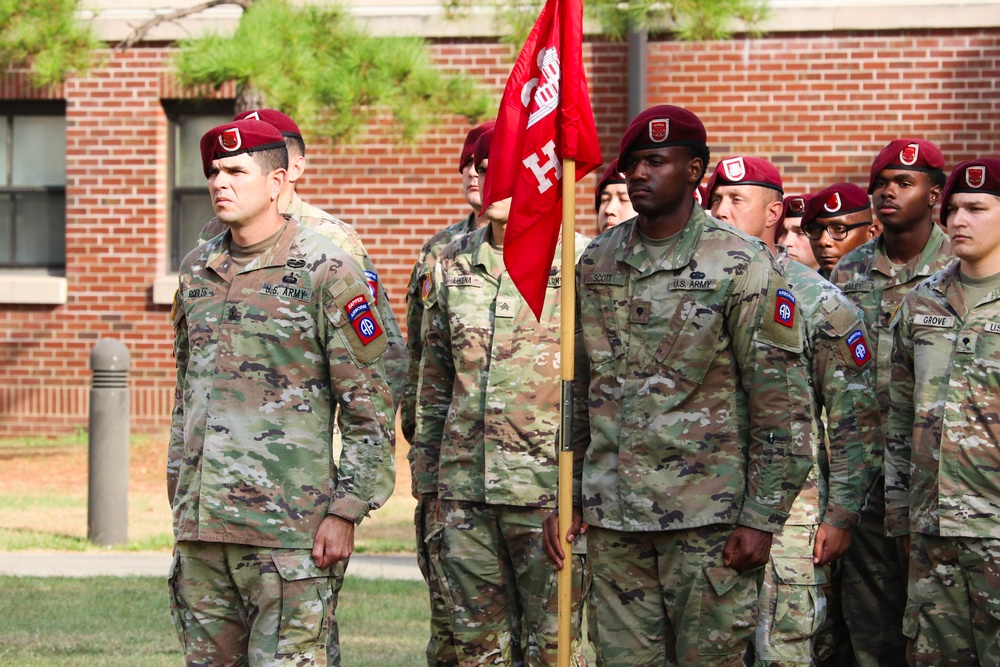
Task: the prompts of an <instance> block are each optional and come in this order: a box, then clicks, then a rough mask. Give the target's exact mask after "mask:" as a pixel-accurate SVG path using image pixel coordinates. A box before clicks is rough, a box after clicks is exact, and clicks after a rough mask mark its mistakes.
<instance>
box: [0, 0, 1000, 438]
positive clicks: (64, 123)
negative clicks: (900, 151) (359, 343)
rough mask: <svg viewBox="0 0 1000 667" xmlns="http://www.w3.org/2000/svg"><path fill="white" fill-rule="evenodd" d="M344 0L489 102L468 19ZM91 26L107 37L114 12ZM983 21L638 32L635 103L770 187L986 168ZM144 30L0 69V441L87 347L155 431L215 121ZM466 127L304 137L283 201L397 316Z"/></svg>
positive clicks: (81, 416) (988, 103) (597, 93)
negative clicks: (346, 231) (877, 161)
mask: <svg viewBox="0 0 1000 667" xmlns="http://www.w3.org/2000/svg"><path fill="white" fill-rule="evenodd" d="M175 4H179V3H175ZM355 4H356V5H359V6H364V7H366V9H364V10H358V11H359V13H362V12H366V13H367V19H366V20H369V21H370V22H371V26H372V29H373V30H374V31H376V32H378V31H387V30H389V29H392V30H394V31H397V32H398V31H399V30H400V29H401V28H400V27H401V26H402V28H405V30H407V31H410V32H418V33H423V34H425V35H426V36H428V37H429V38H430V39H431V40H432V43H433V46H432V49H433V52H434V54H435V57H436V59H437V62H438V63H439V64H440V66H441V67H442V68H448V69H457V70H461V71H464V72H466V73H467V74H470V75H472V76H474V77H476V78H477V79H479V80H480V81H481V82H482V85H483V86H484V87H486V88H487V89H488V90H490V91H492V92H493V93H494V94H495V95H496V97H497V100H498V101H499V95H500V92H501V91H502V89H503V84H504V82H505V80H506V77H507V74H508V73H509V68H510V65H511V64H512V62H513V53H512V52H511V50H510V49H509V48H508V47H505V46H503V45H499V44H498V43H497V41H496V39H494V38H492V37H490V36H488V35H485V34H479V33H480V32H483V30H482V29H481V28H475V29H473V28H468V27H467V26H466V27H463V26H462V25H457V26H456V25H452V24H444V23H443V22H441V21H440V20H439V19H435V17H436V16H437V14H435V12H437V11H439V10H437V9H435V7H434V6H433V4H434V3H427V2H423V3H421V2H416V1H411V2H410V3H409V4H411V5H413V8H412V11H410V14H411V15H408V16H392V17H389V16H384V15H380V14H379V12H378V11H376V10H374V9H372V8H371V7H370V6H369V5H370V3H355ZM403 4H407V3H405V2H396V3H393V5H394V7H396V8H397V11H398V6H399V5H403ZM130 6H131V5H130ZM135 11H136V12H138V11H139V10H135ZM146 11H149V10H146ZM384 13H385V12H382V14H384ZM109 16H110V18H108V19H107V21H106V26H105V28H104V31H105V32H104V33H102V34H104V35H105V36H106V37H107V38H108V41H109V44H111V43H114V42H116V41H117V40H118V39H120V38H121V37H122V36H124V32H125V28H124V26H125V23H127V22H128V21H127V20H126V19H122V18H121V17H116V16H112V15H109ZM428 17H429V18H428ZM133 18H134V17H133ZM222 18H223V19H224V20H228V21H230V22H231V21H232V20H235V17H234V16H232V15H226V16H223V17H222ZM483 23H484V22H483V21H479V23H477V24H476V25H480V24H483ZM428 25H432V26H435V27H436V28H437V29H436V30H432V29H430V28H428ZM984 25H988V26H991V27H988V28H984V27H979V26H984ZM973 26H975V27H973ZM997 26H1000V3H995V2H994V3H978V4H973V3H961V2H951V3H948V2H945V3H937V4H934V5H930V4H928V5H926V6H923V5H921V4H920V2H919V0H918V1H917V2H916V3H907V4H905V5H904V4H896V0H883V2H881V3H879V2H876V4H875V5H873V6H866V7H857V6H855V7H848V8H843V7H841V8H836V7H832V6H829V5H828V4H823V2H821V1H814V2H794V1H790V0H787V1H786V2H785V3H784V4H783V5H782V6H781V7H776V10H775V15H774V17H773V18H772V20H771V22H770V23H769V25H768V29H769V30H771V32H770V33H769V34H768V35H767V36H765V37H761V38H746V37H737V38H736V39H734V40H732V41H727V42H705V43H695V44H690V43H678V42H675V41H672V40H671V39H669V38H651V40H650V42H649V45H648V54H647V57H648V69H647V71H648V82H649V85H648V103H649V104H650V105H652V104H659V103H671V104H677V105H681V106H685V107H687V108H689V109H691V110H693V111H695V112H696V113H697V114H698V115H699V116H700V117H701V118H702V120H703V121H704V122H705V125H706V127H707V128H708V135H709V143H710V146H711V150H712V156H713V162H714V161H715V159H718V158H720V157H723V156H725V155H727V154H730V153H737V152H739V153H746V154H753V155H759V156H762V157H765V158H767V159H769V160H771V161H772V162H774V163H775V164H776V165H778V167H779V168H780V169H781V170H782V174H783V176H784V179H785V183H786V190H787V191H789V192H792V191H809V190H816V189H819V188H821V187H823V186H825V185H826V184H828V183H831V182H833V181H837V180H849V181H853V182H856V183H859V184H863V185H864V184H866V183H867V176H868V169H869V166H870V164H871V160H872V158H873V156H874V155H875V153H876V152H877V151H878V150H879V149H880V148H881V147H882V146H883V145H884V144H885V143H887V142H888V141H889V140H891V139H893V138H897V137H900V136H919V137H925V138H927V139H930V140H932V141H935V142H936V143H938V145H939V146H940V147H941V148H942V150H943V151H944V154H945V157H946V159H947V161H948V166H949V167H950V166H952V165H954V164H956V163H957V162H959V161H962V160H966V159H969V158H972V157H976V156H980V155H994V156H996V155H1000V113H998V111H997V107H998V102H1000V28H998V27H997ZM463 31H464V32H463ZM448 33H451V34H450V35H449V34H448ZM456 34H458V35H462V36H455V35H456ZM469 35H472V36H469ZM153 37H154V38H156V39H159V40H161V41H149V42H145V43H142V44H140V45H139V46H136V47H133V48H131V49H129V50H127V51H120V50H115V49H113V48H110V47H109V48H108V49H106V50H103V51H102V52H101V53H100V56H101V58H102V60H103V62H102V64H101V65H99V66H98V67H96V68H95V69H94V70H93V71H92V72H91V73H90V74H89V75H88V76H86V77H82V78H76V79H71V80H70V81H69V82H67V83H66V84H65V85H64V86H62V87H61V88H58V89H54V90H45V91H34V90H32V89H31V88H30V87H28V85H27V83H26V81H25V78H24V76H23V74H22V73H19V72H16V71H12V72H7V73H6V74H5V75H4V76H3V78H2V79H0V137H2V138H3V139H4V141H0V148H2V149H3V150H5V151H6V155H5V161H4V163H3V166H2V167H0V175H2V176H3V177H4V178H5V179H6V180H4V181H2V182H0V436H3V435H13V434H37V435H45V434H59V433H64V432H67V431H72V430H74V429H75V428H78V427H83V426H85V425H86V420H87V395H88V390H89V383H90V375H91V373H90V370H89V354H90V350H91V348H92V347H93V345H94V343H95V342H96V341H97V340H98V339H100V338H102V337H111V338H118V339H120V340H121V341H123V342H124V343H125V344H126V345H127V346H128V348H129V350H130V352H131V357H132V365H131V375H130V386H131V395H132V428H133V430H134V431H152V432H162V431H163V430H165V428H166V426H167V425H168V423H169V414H170V409H171V405H172V400H173V398H172V395H173V392H172V389H173V382H174V368H173V360H172V358H171V340H172V330H171V327H170V323H169V319H168V315H169V299H170V297H171V295H172V288H173V285H174V284H176V283H175V280H176V279H175V277H174V276H173V275H172V271H173V270H174V269H175V268H176V264H177V262H178V260H179V258H180V257H182V256H183V254H184V252H185V251H186V249H188V248H187V246H188V244H189V243H190V238H189V237H190V234H191V231H190V229H191V228H192V227H193V226H194V225H192V221H193V222H194V223H196V226H197V227H198V228H200V223H201V222H203V221H204V220H205V219H206V218H205V213H204V211H205V210H206V206H207V197H205V196H204V194H205V190H204V179H203V177H202V175H201V172H200V164H199V163H198V162H197V139H198V137H200V134H201V132H203V131H204V130H205V129H207V128H208V127H211V125H213V124H215V123H214V122H213V119H215V118H222V119H225V118H226V117H227V116H231V114H232V101H231V99H227V97H226V96H227V95H231V94H232V91H226V90H223V91H221V92H220V93H219V94H218V95H216V98H217V99H216V100H215V102H213V103H212V104H210V105H208V106H199V105H197V104H195V103H193V100H192V96H191V95H190V94H189V93H186V92H184V91H181V90H179V89H178V88H177V87H176V86H175V85H174V83H173V81H172V77H171V75H170V64H169V58H170V55H171V47H170V42H169V40H170V39H172V36H171V35H169V34H168V35H167V36H165V37H164V36H157V34H154V35H153ZM584 57H585V60H586V64H587V67H588V72H589V83H590V89H591V95H592V102H593V106H594V111H595V114H596V117H597V126H598V130H599V132H600V136H601V144H602V148H603V150H604V155H605V160H606V161H608V160H610V159H611V157H613V156H614V155H615V154H616V152H617V143H618V139H619V137H620V136H621V133H622V132H623V131H624V129H625V127H626V126H627V124H628V120H629V118H628V112H627V102H626V71H627V66H626V62H627V47H626V45H625V44H622V43H615V42H609V41H607V40H605V39H603V38H601V37H599V36H592V37H588V40H587V43H586V44H585V46H584ZM467 128H468V126H467V125H466V124H465V123H464V121H462V120H461V119H459V118H458V117H454V118H444V119H442V120H441V123H440V124H439V125H438V126H436V127H434V128H432V129H431V130H430V131H429V132H427V133H425V134H424V135H423V136H421V137H420V139H419V141H418V143H417V144H416V145H413V146H397V145H394V144H393V143H392V141H391V137H390V136H388V132H387V131H386V130H385V129H384V128H378V127H376V128H372V129H371V130H370V131H369V132H368V133H367V134H365V135H364V136H363V137H362V138H361V140H360V141H359V142H358V143H356V144H354V145H352V146H347V147H330V146H328V145H324V144H323V143H322V141H315V142H313V143H311V144H310V146H309V151H308V158H309V169H308V171H307V174H306V176H305V177H304V179H303V180H302V181H300V193H301V194H302V195H303V197H304V198H305V199H306V200H307V201H309V202H310V203H312V204H315V205H317V206H320V207H322V208H325V209H327V210H329V211H331V212H333V213H335V214H336V215H338V216H340V217H341V218H343V219H344V220H347V221H348V222H351V223H352V224H354V225H355V227H356V228H357V230H358V231H359V233H360V234H361V236H362V238H363V239H364V241H365V244H366V246H367V247H368V250H369V253H370V254H371V255H372V257H373V259H374V261H375V263H376V265H377V266H378V268H379V270H380V272H381V274H382V277H383V280H384V282H385V284H386V288H387V289H388V291H389V294H390V296H391V298H392V299H393V303H394V306H395V308H396V310H397V313H398V314H399V315H400V316H402V313H403V295H404V292H405V283H406V279H407V276H408V273H409V269H410V267H411V265H412V262H413V261H414V259H415V256H416V253H417V250H418V249H419V247H420V245H421V244H422V243H423V241H424V240H425V239H426V238H427V237H428V236H430V235H431V234H432V233H433V232H434V231H436V230H437V229H439V228H441V227H443V226H445V225H447V224H449V223H450V222H452V221H454V220H456V219H458V218H459V217H461V216H463V215H464V214H465V210H464V200H463V198H462V196H461V192H460V180H459V176H458V173H457V169H456V161H457V156H458V153H459V150H460V148H461V142H462V139H463V138H464V134H465V131H466V130H467ZM62 133H64V138H63V134H62ZM192 160H194V162H192ZM192 165H193V166H192ZM595 178H596V176H591V177H588V178H586V179H585V180H584V181H583V182H582V184H581V186H580V187H579V188H578V197H579V205H578V225H579V227H580V228H581V230H584V231H586V230H589V229H591V228H592V227H593V224H594V214H593V209H592V202H593V199H592V196H593V195H592V188H593V185H594V181H595ZM207 210H208V211H209V215H210V208H208V209H207ZM185 220H186V221H187V224H186V225H185V224H184V221H185ZM195 231H197V230H195Z"/></svg>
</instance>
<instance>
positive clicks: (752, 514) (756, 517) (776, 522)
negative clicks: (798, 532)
mask: <svg viewBox="0 0 1000 667" xmlns="http://www.w3.org/2000/svg"><path fill="white" fill-rule="evenodd" d="M787 519H788V512H782V511H781V510H778V509H775V508H773V507H768V506H767V505H762V504H760V503H758V502H757V501H755V500H754V499H753V498H749V497H745V498H744V499H743V509H742V510H741V511H740V517H739V519H737V520H736V523H738V524H739V525H741V526H746V527H747V528H756V529H757V530H763V531H764V532H767V533H778V532H781V528H782V527H783V526H784V525H785V521H786V520H787Z"/></svg>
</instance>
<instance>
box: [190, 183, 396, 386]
mask: <svg viewBox="0 0 1000 667" xmlns="http://www.w3.org/2000/svg"><path fill="white" fill-rule="evenodd" d="M284 214H285V215H294V216H295V217H296V218H298V219H299V222H300V223H301V224H302V225H303V226H304V227H308V228H309V229H314V230H316V231H317V232H318V233H319V234H321V235H322V236H325V237H326V238H328V239H330V240H331V241H333V243H334V244H335V245H336V246H337V247H338V248H340V249H341V250H343V251H344V252H346V253H347V254H348V255H350V256H352V257H353V258H354V259H355V260H357V262H358V264H360V265H361V268H362V270H363V271H364V274H365V278H366V279H367V280H368V286H369V287H370V288H371V290H372V295H373V296H374V297H375V306H376V307H377V308H378V312H379V316H380V318H381V322H382V326H383V327H385V332H386V334H387V335H388V337H389V348H388V349H387V350H386V352H385V355H384V357H383V363H384V364H385V371H386V377H387V379H388V381H389V389H390V390H391V391H392V402H393V405H399V401H400V399H401V397H402V393H403V383H404V382H405V381H406V371H407V368H408V367H409V357H408V355H407V351H406V341H405V340H404V338H403V331H402V330H401V329H400V328H399V322H398V321H397V320H396V315H395V314H394V313H393V312H392V304H391V303H390V302H389V296H388V294H386V291H385V287H384V286H383V285H382V281H381V280H379V277H378V271H376V270H375V265H374V264H372V260H371V258H370V257H368V252H367V251H366V250H365V246H364V244H363V243H362V242H361V237H360V236H359V235H358V233H357V231H355V229H354V227H352V226H351V225H349V224H347V223H346V222H344V221H343V220H341V219H339V218H336V217H334V216H332V215H330V214H329V213H327V212H326V211H324V210H322V209H319V208H316V207H315V206H312V205H310V204H307V203H306V202H304V201H302V198H301V197H299V195H298V194H297V193H295V192H293V193H292V199H291V201H289V202H288V208H287V209H285V213H284ZM226 229H227V228H226V226H225V225H224V224H222V223H221V222H219V221H218V220H212V221H211V222H209V223H208V224H207V225H205V228H204V229H202V230H201V236H200V237H199V239H198V244H199V245H200V244H202V243H205V242H206V241H208V240H209V239H211V238H213V237H215V236H218V235H219V234H221V233H223V232H225V231H226Z"/></svg>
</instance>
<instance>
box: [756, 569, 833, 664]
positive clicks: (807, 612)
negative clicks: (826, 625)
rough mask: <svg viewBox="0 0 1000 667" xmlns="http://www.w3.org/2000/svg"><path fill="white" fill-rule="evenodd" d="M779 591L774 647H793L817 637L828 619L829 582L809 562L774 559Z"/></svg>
mask: <svg viewBox="0 0 1000 667" xmlns="http://www.w3.org/2000/svg"><path fill="white" fill-rule="evenodd" d="M771 562H772V564H773V567H774V580H775V583H776V588H777V590H776V591H775V605H774V618H773V619H772V621H771V624H770V625H771V636H770V643H771V644H791V643H793V642H798V641H802V640H804V639H808V638H809V637H812V636H813V635H815V634H816V632H817V631H818V630H819V627H820V626H821V625H822V624H823V621H824V620H825V619H826V597H825V596H824V594H823V591H822V590H820V585H821V584H823V583H825V582H826V577H825V576H824V575H823V573H822V571H819V572H817V570H816V567H815V566H814V565H813V563H812V560H810V559H808V558H772V559H771Z"/></svg>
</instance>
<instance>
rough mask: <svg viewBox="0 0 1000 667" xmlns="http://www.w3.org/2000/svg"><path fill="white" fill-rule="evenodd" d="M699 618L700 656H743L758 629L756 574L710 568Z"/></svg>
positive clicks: (724, 568) (702, 596)
mask: <svg viewBox="0 0 1000 667" xmlns="http://www.w3.org/2000/svg"><path fill="white" fill-rule="evenodd" d="M703 574H704V581H703V582H702V585H701V588H702V591H701V610H700V615H699V618H698V632H699V635H698V655H704V656H721V655H733V654H739V653H742V651H744V650H745V649H746V647H747V645H748V644H749V642H750V639H751V637H752V636H753V632H754V628H756V626H757V582H756V579H755V577H754V575H753V572H750V573H744V574H740V573H739V572H737V571H736V570H734V569H733V568H731V567H721V566H720V567H706V568H704V570H703Z"/></svg>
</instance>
